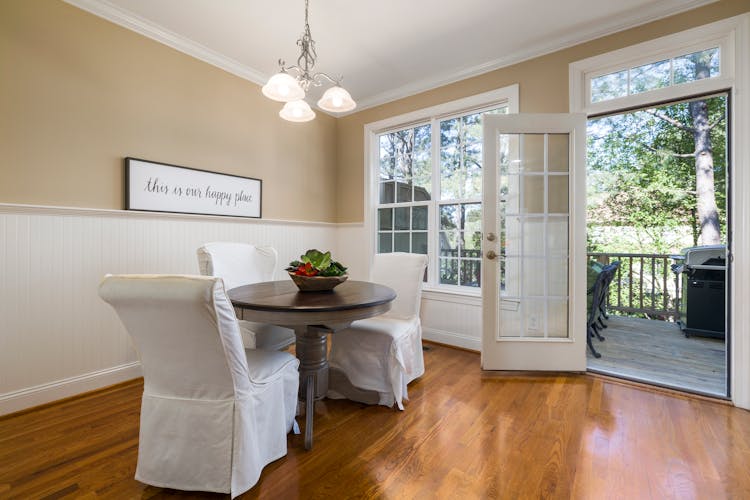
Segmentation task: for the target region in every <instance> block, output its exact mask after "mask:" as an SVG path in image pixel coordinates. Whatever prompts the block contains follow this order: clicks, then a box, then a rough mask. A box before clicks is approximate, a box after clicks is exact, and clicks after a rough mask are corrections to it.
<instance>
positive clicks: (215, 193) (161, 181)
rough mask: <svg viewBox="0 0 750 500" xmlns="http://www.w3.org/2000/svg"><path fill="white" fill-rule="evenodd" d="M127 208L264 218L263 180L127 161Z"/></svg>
mask: <svg viewBox="0 0 750 500" xmlns="http://www.w3.org/2000/svg"><path fill="white" fill-rule="evenodd" d="M125 189H126V192H125V209H126V210H145V211H148V212H174V213H183V214H202V215H228V216H232V217H256V218H260V216H261V191H262V181H261V180H260V179H253V178H251V177H241V176H239V175H229V174H220V173H218V172H209V171H206V170H197V169H194V168H187V167H179V166H177V165H168V164H166V163H158V162H153V161H147V160H140V159H138V158H125Z"/></svg>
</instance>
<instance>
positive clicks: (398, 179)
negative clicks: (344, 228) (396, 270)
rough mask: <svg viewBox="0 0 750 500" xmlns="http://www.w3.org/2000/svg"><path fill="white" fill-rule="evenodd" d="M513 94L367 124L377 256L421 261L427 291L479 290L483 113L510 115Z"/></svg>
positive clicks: (504, 92)
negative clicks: (407, 255)
mask: <svg viewBox="0 0 750 500" xmlns="http://www.w3.org/2000/svg"><path fill="white" fill-rule="evenodd" d="M511 91H515V94H514V93H513V92H511ZM515 95H517V87H515V86H514V87H511V88H509V89H503V90H502V91H498V92H494V93H488V94H484V95H482V96H476V97H474V98H469V99H464V100H461V101H458V102H456V103H449V104H448V105H444V106H439V107H435V108H430V109H428V110H424V111H423V112H421V113H420V112H418V113H419V117H418V118H416V119H415V116H416V115H414V114H411V115H407V116H404V117H402V118H403V121H402V122H401V124H399V123H398V118H396V119H392V120H389V122H390V123H389V124H388V126H385V127H382V128H379V129H375V127H373V126H368V127H372V128H373V129H375V130H373V132H372V140H371V143H370V147H371V148H373V150H374V151H372V154H371V155H370V157H371V158H372V160H371V165H370V169H371V172H372V173H373V176H372V177H371V178H373V179H377V188H376V189H373V190H372V192H373V195H374V196H373V197H374V198H375V203H374V204H373V208H372V210H373V212H372V213H373V216H372V217H373V218H372V219H371V220H372V221H373V224H371V225H370V227H371V228H372V229H371V231H372V233H373V234H374V236H375V245H374V247H375V251H376V252H377V253H388V252H412V253H422V254H426V255H428V256H429V265H428V272H427V275H426V281H427V284H428V285H432V286H435V287H439V288H444V289H451V288H452V289H455V290H471V289H477V288H478V287H479V286H480V274H481V272H480V271H481V242H482V232H481V231H482V115H483V114H484V113H508V112H509V111H511V109H512V110H513V111H515V107H516V106H517V105H516V101H515ZM482 98H486V100H485V101H484V102H481V101H480V99H482ZM511 100H513V102H512V103H511ZM448 108H453V109H448ZM404 123H408V125H404ZM374 125H377V124H374Z"/></svg>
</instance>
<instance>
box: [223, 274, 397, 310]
mask: <svg viewBox="0 0 750 500" xmlns="http://www.w3.org/2000/svg"><path fill="white" fill-rule="evenodd" d="M227 294H228V295H229V299H230V300H231V301H232V303H233V304H234V305H235V306H236V307H240V308H243V309H250V310H254V311H279V312H280V311H294V312H298V313H304V312H310V313H322V312H335V311H346V310H350V309H360V308H368V307H376V306H380V305H384V304H388V303H389V302H391V301H392V300H393V299H395V298H396V292H394V291H393V289H391V288H389V287H387V286H384V285H378V284H377V283H370V282H368V281H354V280H348V281H345V282H344V283H342V284H340V285H339V286H337V287H336V288H334V289H333V290H330V291H326V292H300V291H299V290H298V289H297V285H295V284H294V282H292V281H291V280H283V281H266V282H263V283H254V284H252V285H245V286H240V287H237V288H233V289H231V290H229V291H228V292H227Z"/></svg>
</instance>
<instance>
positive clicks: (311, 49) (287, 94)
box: [261, 0, 357, 122]
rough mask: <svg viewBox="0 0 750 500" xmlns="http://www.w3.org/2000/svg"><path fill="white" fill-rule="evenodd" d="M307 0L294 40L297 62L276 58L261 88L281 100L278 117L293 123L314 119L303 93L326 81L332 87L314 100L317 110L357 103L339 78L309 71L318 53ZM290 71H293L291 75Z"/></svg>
mask: <svg viewBox="0 0 750 500" xmlns="http://www.w3.org/2000/svg"><path fill="white" fill-rule="evenodd" d="M308 2H309V0H305V31H304V32H303V33H302V36H301V37H300V38H299V39H298V40H297V46H298V47H300V50H301V53H300V56H299V57H298V58H297V64H296V65H292V66H285V62H284V61H283V60H281V59H279V67H280V69H279V72H278V73H276V74H275V75H273V76H272V77H271V78H270V79H269V80H268V82H267V83H266V84H265V85H264V86H263V88H262V89H261V90H262V92H263V95H265V96H266V97H268V98H269V99H273V100H274V101H280V102H285V103H286V104H285V105H284V107H283V108H282V110H281V111H280V112H279V116H281V117H282V118H283V119H285V120H289V121H294V122H306V121H309V120H312V119H313V118H315V112H314V111H313V110H312V109H311V108H310V106H309V105H308V104H307V102H305V101H304V99H305V95H306V94H307V92H308V90H309V89H310V87H320V86H321V85H323V84H324V83H326V82H328V83H332V84H333V87H331V88H329V89H328V90H326V91H325V93H324V94H323V97H321V98H320V100H318V107H319V108H320V109H322V110H323V111H328V112H331V113H343V112H346V111H351V110H353V109H354V108H355V107H356V106H357V103H355V102H354V99H352V96H351V95H350V94H349V92H347V91H346V90H345V89H344V88H343V87H341V80H342V77H340V76H339V77H338V78H334V77H331V76H329V75H327V74H325V73H320V72H318V73H315V72H313V68H314V67H315V61H316V59H317V57H318V56H317V54H316V52H315V41H314V40H313V39H312V35H311V34H310V25H309V23H308ZM290 72H293V73H294V76H293V75H292V74H290Z"/></svg>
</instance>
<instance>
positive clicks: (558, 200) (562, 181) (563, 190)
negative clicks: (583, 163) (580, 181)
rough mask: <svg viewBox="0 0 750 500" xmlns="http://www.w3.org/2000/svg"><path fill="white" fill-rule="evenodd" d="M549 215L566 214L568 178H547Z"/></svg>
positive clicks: (555, 176)
mask: <svg viewBox="0 0 750 500" xmlns="http://www.w3.org/2000/svg"><path fill="white" fill-rule="evenodd" d="M548 188H549V213H551V214H567V213H568V176H567V175H550V176H549V186H548Z"/></svg>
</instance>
